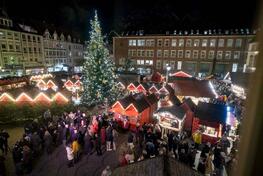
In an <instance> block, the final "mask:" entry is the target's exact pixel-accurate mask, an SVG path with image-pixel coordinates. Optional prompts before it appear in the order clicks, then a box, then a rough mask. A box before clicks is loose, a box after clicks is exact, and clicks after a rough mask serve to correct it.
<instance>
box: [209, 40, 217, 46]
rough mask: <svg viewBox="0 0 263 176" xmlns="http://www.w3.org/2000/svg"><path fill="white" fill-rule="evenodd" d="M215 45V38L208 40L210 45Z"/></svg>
mask: <svg viewBox="0 0 263 176" xmlns="http://www.w3.org/2000/svg"><path fill="white" fill-rule="evenodd" d="M215 46H216V40H215V39H211V40H210V47H215Z"/></svg>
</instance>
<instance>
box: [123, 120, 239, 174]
mask: <svg viewBox="0 0 263 176" xmlns="http://www.w3.org/2000/svg"><path fill="white" fill-rule="evenodd" d="M200 141H201V139H200ZM229 149H231V150H229ZM120 151H121V153H120V156H119V162H120V166H125V165H127V164H130V163H134V162H137V161H142V160H144V159H148V158H153V157H157V156H160V155H166V156H170V157H173V158H175V159H177V160H178V161H180V162H182V163H184V164H186V165H188V166H189V167H191V168H195V169H196V170H198V171H199V172H200V173H202V174H207V175H211V176H212V175H213V174H216V175H218V176H223V174H224V173H228V174H229V173H230V171H231V170H232V169H233V168H234V167H235V164H236V144H233V147H232V148H231V146H230V141H229V140H228V138H227V137H226V136H224V137H222V139H220V140H219V141H218V142H217V143H216V144H210V143H209V142H208V143H205V144H202V143H201V142H198V141H196V139H195V135H193V136H192V135H191V134H190V133H187V132H181V133H178V132H174V131H170V132H169V133H168V134H166V135H164V136H163V137H162V135H161V128H160V126H159V125H158V124H144V125H143V126H137V128H136V130H135V131H134V132H130V131H129V132H128V138H127V144H126V145H125V147H124V148H122V149H120ZM196 160H198V162H196Z"/></svg>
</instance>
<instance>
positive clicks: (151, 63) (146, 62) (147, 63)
mask: <svg viewBox="0 0 263 176" xmlns="http://www.w3.org/2000/svg"><path fill="white" fill-rule="evenodd" d="M145 65H153V60H146V61H145Z"/></svg>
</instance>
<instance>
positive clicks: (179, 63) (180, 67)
mask: <svg viewBox="0 0 263 176" xmlns="http://www.w3.org/2000/svg"><path fill="white" fill-rule="evenodd" d="M181 69H182V61H178V62H177V70H181Z"/></svg>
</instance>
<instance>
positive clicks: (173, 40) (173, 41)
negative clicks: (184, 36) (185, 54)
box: [172, 39, 176, 47]
mask: <svg viewBox="0 0 263 176" xmlns="http://www.w3.org/2000/svg"><path fill="white" fill-rule="evenodd" d="M175 46H176V39H172V47H175Z"/></svg>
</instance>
